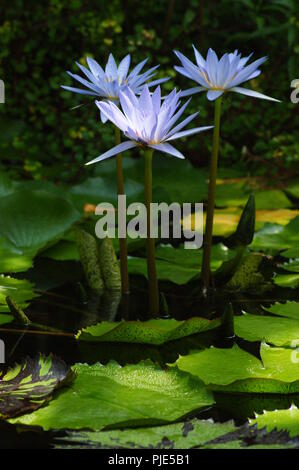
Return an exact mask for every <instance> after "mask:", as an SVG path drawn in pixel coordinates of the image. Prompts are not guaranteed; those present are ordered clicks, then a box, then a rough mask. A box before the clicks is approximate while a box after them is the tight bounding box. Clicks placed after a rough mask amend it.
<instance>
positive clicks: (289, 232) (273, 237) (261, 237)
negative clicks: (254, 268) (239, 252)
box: [250, 216, 299, 254]
mask: <svg viewBox="0 0 299 470" xmlns="http://www.w3.org/2000/svg"><path fill="white" fill-rule="evenodd" d="M298 242H299V216H297V217H295V218H294V219H292V220H291V221H290V222H289V223H288V224H287V225H285V226H282V225H279V224H266V225H265V226H264V228H262V229H261V230H259V231H258V232H257V233H256V234H255V236H254V239H253V242H252V244H251V245H250V248H251V249H254V250H259V251H264V252H265V253H266V252H268V253H273V254H276V253H278V252H280V251H282V250H286V249H288V248H294V247H297V246H298Z"/></svg>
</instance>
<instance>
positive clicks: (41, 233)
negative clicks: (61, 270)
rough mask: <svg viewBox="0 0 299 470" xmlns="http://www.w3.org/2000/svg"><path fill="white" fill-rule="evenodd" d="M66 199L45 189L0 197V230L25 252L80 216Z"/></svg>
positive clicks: (29, 253) (34, 250)
mask: <svg viewBox="0 0 299 470" xmlns="http://www.w3.org/2000/svg"><path fill="white" fill-rule="evenodd" d="M78 218H79V213H78V212H77V211H76V210H75V209H74V207H73V206H72V204H71V203H70V202H68V201H67V200H65V199H62V198H60V197H57V196H56V195H54V194H51V193H47V192H45V191H18V192H16V193H14V194H11V195H8V196H5V197H3V198H1V199H0V232H1V236H2V237H5V238H6V239H7V240H8V241H9V242H10V243H11V244H13V245H14V246H15V247H16V248H18V249H20V250H22V252H23V253H24V254H26V255H32V254H33V255H34V254H35V253H36V251H37V250H39V249H40V248H42V247H44V246H45V245H47V244H48V243H49V242H50V241H53V240H55V239H58V238H59V237H61V235H62V234H63V233H64V232H65V231H66V230H68V229H69V228H70V227H71V225H72V224H73V223H74V222H75V221H76V220H78Z"/></svg>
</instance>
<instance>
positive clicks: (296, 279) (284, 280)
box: [273, 274, 299, 289]
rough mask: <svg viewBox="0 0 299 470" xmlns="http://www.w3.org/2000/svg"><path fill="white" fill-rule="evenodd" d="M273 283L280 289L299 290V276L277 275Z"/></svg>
mask: <svg viewBox="0 0 299 470" xmlns="http://www.w3.org/2000/svg"><path fill="white" fill-rule="evenodd" d="M273 282H274V284H276V285H277V286H280V287H290V288H291V289H297V287H299V274H276V276H274V279H273Z"/></svg>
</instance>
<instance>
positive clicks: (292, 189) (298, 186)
mask: <svg viewBox="0 0 299 470" xmlns="http://www.w3.org/2000/svg"><path fill="white" fill-rule="evenodd" d="M285 191H286V193H287V194H289V195H290V196H291V197H293V198H295V199H299V182H298V180H294V181H292V182H291V183H289V184H288V186H287V188H285Z"/></svg>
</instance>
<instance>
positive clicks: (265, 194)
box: [255, 189, 292, 220]
mask: <svg viewBox="0 0 299 470" xmlns="http://www.w3.org/2000/svg"><path fill="white" fill-rule="evenodd" d="M255 204H256V208H257V209H264V210H265V209H269V210H272V209H273V207H275V209H285V208H288V207H292V203H291V201H290V200H289V198H288V197H287V196H286V195H285V194H284V192H283V191H281V190H279V189H267V190H265V191H257V192H255ZM275 220H276V219H275Z"/></svg>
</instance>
